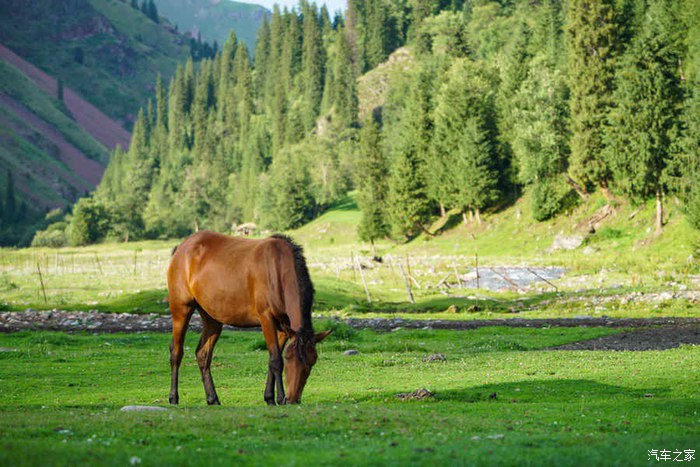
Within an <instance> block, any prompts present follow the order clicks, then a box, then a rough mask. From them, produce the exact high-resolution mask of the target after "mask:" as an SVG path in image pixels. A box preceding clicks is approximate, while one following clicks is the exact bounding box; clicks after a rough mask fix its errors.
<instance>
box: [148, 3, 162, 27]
mask: <svg viewBox="0 0 700 467" xmlns="http://www.w3.org/2000/svg"><path fill="white" fill-rule="evenodd" d="M146 14H147V16H148V17H149V18H151V21H153V22H154V23H160V16H158V8H157V7H156V4H155V2H154V1H153V0H148V12H147V13H146Z"/></svg>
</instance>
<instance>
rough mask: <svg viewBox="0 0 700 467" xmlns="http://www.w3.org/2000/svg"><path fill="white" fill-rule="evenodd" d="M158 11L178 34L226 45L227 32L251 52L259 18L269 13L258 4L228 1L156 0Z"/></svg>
mask: <svg viewBox="0 0 700 467" xmlns="http://www.w3.org/2000/svg"><path fill="white" fill-rule="evenodd" d="M155 3H156V5H157V6H158V11H159V12H160V14H161V15H163V16H165V17H166V18H168V20H169V21H170V22H172V23H173V24H176V25H177V26H178V28H179V29H180V31H183V32H184V31H188V32H190V33H191V34H192V36H193V37H195V38H196V37H197V34H198V33H201V35H202V39H203V40H207V41H209V42H213V41H217V42H218V43H219V45H222V44H223V43H224V42H226V39H228V37H229V35H230V34H231V30H232V29H233V30H235V31H236V36H238V38H239V39H240V40H242V41H243V42H245V44H246V45H247V46H248V48H249V49H250V50H251V51H252V50H255V39H256V33H257V30H258V28H259V27H260V25H261V24H262V22H263V18H264V17H265V16H266V15H269V14H270V12H269V11H268V10H266V9H265V8H264V7H262V6H260V5H253V4H250V3H240V2H232V1H229V0H156V1H155Z"/></svg>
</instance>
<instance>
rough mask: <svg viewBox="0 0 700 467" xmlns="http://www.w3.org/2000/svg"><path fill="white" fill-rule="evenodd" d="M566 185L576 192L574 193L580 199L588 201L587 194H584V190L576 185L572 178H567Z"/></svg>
mask: <svg viewBox="0 0 700 467" xmlns="http://www.w3.org/2000/svg"><path fill="white" fill-rule="evenodd" d="M566 183H568V184H569V186H571V188H573V189H574V191H576V193H577V194H578V195H579V196H580V197H581V199H584V200H587V199H588V193H586V189H585V188H584V187H582V186H581V185H579V184H578V183H576V181H575V180H574V179H573V178H571V177H569V176H567V177H566Z"/></svg>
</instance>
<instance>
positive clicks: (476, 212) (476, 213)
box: [474, 208, 481, 225]
mask: <svg viewBox="0 0 700 467" xmlns="http://www.w3.org/2000/svg"><path fill="white" fill-rule="evenodd" d="M474 217H476V225H481V211H479V208H476V209H474Z"/></svg>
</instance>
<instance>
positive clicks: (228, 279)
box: [168, 231, 331, 405]
mask: <svg viewBox="0 0 700 467" xmlns="http://www.w3.org/2000/svg"><path fill="white" fill-rule="evenodd" d="M168 299H169V302H170V313H171V315H172V323H173V340H172V343H171V345H170V367H171V384H170V397H169V401H170V403H171V404H173V405H177V404H178V403H179V395H178V369H179V368H180V363H181V362H182V355H183V344H184V341H185V333H186V332H187V327H188V325H189V321H190V318H191V316H192V314H193V313H194V311H195V310H197V311H198V312H199V314H200V316H201V317H202V336H201V338H200V340H199V345H198V346H197V351H196V355H197V363H198V365H199V369H200V372H201V374H202V383H203V384H204V392H205V393H206V398H207V403H208V404H209V405H220V402H219V397H218V395H217V393H216V389H215V388H214V381H213V380H212V376H211V372H210V365H211V359H212V353H213V350H214V346H215V345H216V341H217V340H218V339H219V336H220V335H221V329H222V327H223V325H224V324H229V325H232V326H237V327H256V326H261V327H262V332H263V336H264V337H265V343H266V345H267V350H268V352H269V354H270V359H269V364H268V372H267V383H266V385H265V391H264V395H263V397H264V400H265V402H266V403H267V404H268V405H275V388H276V390H277V404H279V405H283V404H297V403H300V402H301V394H302V391H303V390H304V386H305V385H306V381H307V380H308V378H309V374H310V373H311V368H312V367H313V365H314V364H315V363H316V360H317V358H318V354H317V353H316V344H317V343H319V342H321V341H322V340H323V339H325V338H326V337H327V336H328V335H329V334H330V333H331V330H328V331H325V332H321V333H318V334H314V330H313V326H312V323H311V307H312V305H313V301H314V287H313V284H312V283H311V278H310V277H309V271H308V269H307V267H306V260H305V259H304V254H303V250H302V248H301V247H300V246H299V245H297V244H296V243H294V242H293V241H292V240H291V239H290V238H289V237H287V236H284V235H273V236H271V237H269V238H265V239H249V238H235V237H229V236H227V235H221V234H217V233H214V232H208V231H200V232H198V233H195V234H194V235H192V236H190V237H188V238H187V239H185V240H184V241H183V242H182V243H181V244H180V245H179V246H176V247H175V248H174V250H173V254H172V258H171V260H170V266H169V268H168ZM287 343H289V345H288V346H287V348H286V350H285V345H286V344H287ZM283 354H284V360H283V358H282V356H283ZM283 369H284V370H285V371H284V373H285V378H286V383H287V390H288V393H287V395H285V391H284V383H283V381H282V372H283Z"/></svg>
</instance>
